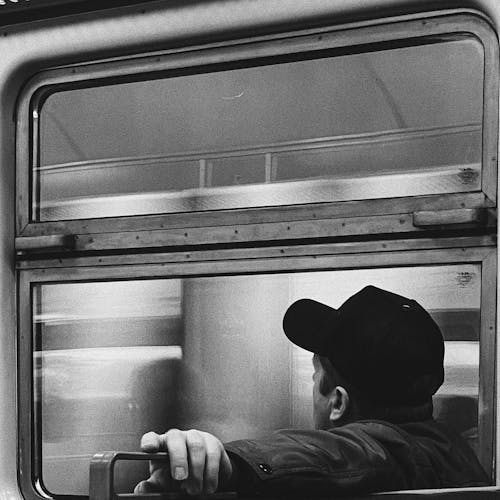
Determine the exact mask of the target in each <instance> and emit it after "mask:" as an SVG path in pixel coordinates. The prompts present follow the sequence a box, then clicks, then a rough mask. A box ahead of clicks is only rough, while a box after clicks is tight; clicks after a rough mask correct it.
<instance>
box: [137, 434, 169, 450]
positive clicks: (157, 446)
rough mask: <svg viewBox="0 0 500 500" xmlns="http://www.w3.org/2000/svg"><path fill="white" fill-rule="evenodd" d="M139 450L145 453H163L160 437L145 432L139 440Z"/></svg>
mask: <svg viewBox="0 0 500 500" xmlns="http://www.w3.org/2000/svg"><path fill="white" fill-rule="evenodd" d="M141 450H142V451H144V452H145V453H156V452H158V451H164V450H162V449H161V436H160V435H159V434H156V432H147V433H146V434H144V436H142V438H141Z"/></svg>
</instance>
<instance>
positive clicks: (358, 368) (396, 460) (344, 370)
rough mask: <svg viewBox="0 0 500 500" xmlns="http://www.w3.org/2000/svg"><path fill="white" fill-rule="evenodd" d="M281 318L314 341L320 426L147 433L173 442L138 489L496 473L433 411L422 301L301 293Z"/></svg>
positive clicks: (422, 479) (349, 485) (308, 490)
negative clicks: (225, 436) (254, 432)
mask: <svg viewBox="0 0 500 500" xmlns="http://www.w3.org/2000/svg"><path fill="white" fill-rule="evenodd" d="M283 329H284V331H285V334H286V335H287V337H288V338H289V339H290V340H291V341H292V342H294V343H295V344H297V345H299V346H300V347H303V348H304V349H307V350H309V351H311V352H313V353H314V356H313V364H314V370H315V371H314V376H313V380H314V389H313V403H314V421H315V427H316V430H307V431H306V430H304V431H300V430H284V431H278V432H276V433H274V434H273V435H271V436H269V437H268V438H266V439H262V440H240V441H234V442H232V443H227V444H225V445H223V444H222V443H221V442H220V441H219V440H218V439H217V438H216V437H215V436H213V435H211V434H209V433H206V432H202V431H197V430H190V431H180V430H177V429H173V430H170V431H168V432H167V433H166V434H162V435H158V434H155V433H148V434H145V435H144V436H143V439H142V443H141V446H142V449H143V450H144V451H147V452H157V451H166V452H168V454H169V457H170V464H169V467H166V466H165V464H163V465H162V464H161V463H160V462H152V464H151V476H150V478H149V479H148V480H147V481H142V482H141V483H139V484H138V485H137V487H136V492H138V493H140V492H144V493H145V492H151V491H161V490H168V489H171V488H172V486H177V487H180V488H181V489H182V490H184V491H185V492H187V493H188V494H192V495H197V494H211V493H214V492H215V491H218V490H219V491H220V490H235V491H238V492H240V493H247V494H252V495H255V494H260V495H276V496H278V495H283V494H287V495H290V494H293V495H308V496H309V495H330V496H331V495H352V494H363V493H369V492H376V491H390V490H401V489H419V488H444V487H466V486H486V485H488V484H489V479H488V477H487V475H486V473H485V472H484V470H483V469H482V468H481V466H480V464H479V462H478V460H477V458H476V456H475V455H474V452H473V451H472V450H471V449H470V448H469V446H468V445H467V443H466V442H465V441H464V440H462V438H460V437H459V436H458V435H456V434H455V433H453V432H452V431H451V430H450V429H448V428H446V427H444V426H441V425H440V424H438V423H437V422H435V421H434V420H433V419H432V395H433V394H434V393H435V392H436V391H437V389H438V388H439V387H440V386H441V384H442V383H443V379H444V370H443V357H444V342H443V338H442V335H441V332H440V330H439V327H438V326H437V324H436V323H435V322H434V321H433V319H432V318H431V316H430V315H429V314H428V313H427V312H426V311H425V310H424V309H423V308H422V307H421V306H420V305H419V304H418V303H417V302H415V301H413V300H410V299H407V298H405V297H401V296H399V295H396V294H393V293H390V292H387V291H384V290H381V289H379V288H376V287H373V286H368V287H366V288H364V289H363V290H361V291H360V292H358V293H357V294H355V295H353V296H352V297H351V298H349V299H348V300H347V301H346V302H345V303H344V304H343V305H342V306H341V307H340V308H339V309H338V310H336V309H333V308H331V307H329V306H326V305H324V304H321V303H319V302H316V301H313V300H309V299H302V300H299V301H297V302H295V303H294V304H292V305H291V306H290V307H289V309H288V310H287V312H286V313H285V316H284V319H283Z"/></svg>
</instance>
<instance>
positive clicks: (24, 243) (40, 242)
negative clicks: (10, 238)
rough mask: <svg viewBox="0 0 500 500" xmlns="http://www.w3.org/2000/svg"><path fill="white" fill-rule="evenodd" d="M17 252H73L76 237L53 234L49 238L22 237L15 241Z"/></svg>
mask: <svg viewBox="0 0 500 500" xmlns="http://www.w3.org/2000/svg"><path fill="white" fill-rule="evenodd" d="M15 245H16V252H22V253H28V252H29V253H30V252H37V251H50V250H51V251H56V250H72V249H74V248H75V236H74V235H72V234H52V235H49V236H21V237H19V238H16V241H15Z"/></svg>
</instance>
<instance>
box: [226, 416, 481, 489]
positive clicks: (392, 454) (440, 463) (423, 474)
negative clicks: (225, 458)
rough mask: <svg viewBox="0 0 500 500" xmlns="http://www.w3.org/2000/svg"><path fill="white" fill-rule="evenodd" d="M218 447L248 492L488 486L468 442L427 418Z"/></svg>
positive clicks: (369, 423)
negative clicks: (227, 457) (228, 458)
mask: <svg viewBox="0 0 500 500" xmlns="http://www.w3.org/2000/svg"><path fill="white" fill-rule="evenodd" d="M225 448H226V450H227V451H228V454H229V456H230V457H231V460H232V462H233V464H234V465H235V469H236V489H238V490H239V491H240V492H242V493H248V494H261V495H282V494H286V495H291V494H292V495H304V494H308V495H353V494H363V493H369V492H375V491H391V490H405V489H420V488H448V487H466V486H486V485H488V484H490V480H489V478H488V476H487V475H486V473H485V472H484V470H483V469H482V467H481V465H480V464H479V462H478V460H477V458H476V456H475V454H474V452H473V451H472V449H471V448H470V447H469V446H468V444H467V443H466V442H465V441H464V440H463V439H462V438H461V437H460V436H458V435H457V434H455V433H454V432H453V431H451V430H450V429H448V428H446V427H444V426H442V425H440V424H438V423H437V422H436V421H434V420H433V419H429V420H425V421H420V422H414V423H403V424H397V425H396V424H391V423H388V422H385V421H380V420H363V421H358V422H355V423H351V424H347V425H344V426H342V427H338V428H335V429H332V430H329V431H298V430H283V431H278V432H276V433H274V434H272V435H271V436H269V437H268V438H267V439H263V440H241V441H234V442H231V443H228V444H226V445H225Z"/></svg>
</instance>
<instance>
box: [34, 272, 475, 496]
mask: <svg viewBox="0 0 500 500" xmlns="http://www.w3.org/2000/svg"><path fill="white" fill-rule="evenodd" d="M368 284H373V285H376V286H379V287H381V288H385V289H387V290H391V291H393V292H396V293H399V294H403V295H405V296H407V297H412V298H414V299H416V300H418V301H419V302H420V303H421V304H422V305H423V306H424V307H426V308H427V309H428V310H429V311H430V312H431V314H432V315H433V317H434V318H435V319H436V321H437V322H438V323H439V324H440V326H441V328H442V330H443V334H444V337H445V339H446V359H445V365H446V380H445V384H444V385H443V387H442V388H441V389H440V391H439V393H438V396H437V397H436V398H435V400H436V415H437V417H438V418H444V419H445V420H446V421H447V424H448V425H450V426H452V427H454V428H455V429H456V430H457V431H458V432H460V433H462V434H464V435H465V436H466V437H467V439H469V442H470V443H471V444H472V445H473V446H477V426H478V394H479V386H478V384H479V381H478V366H479V343H478V338H479V311H480V288H481V274H480V267H479V266H478V265H447V266H426V267H413V268H411V267H404V268H387V269H365V270H348V271H321V272H307V273H290V274H275V275H269V274H266V275H253V276H224V277H203V278H186V279H157V280H138V281H119V282H91V283H68V284H46V285H45V284H44V285H37V286H36V287H35V293H34V301H35V302H34V326H35V329H34V335H35V337H34V345H35V346H36V349H35V352H34V354H33V357H34V366H35V371H34V380H35V408H36V411H35V424H36V429H37V432H36V438H37V439H38V440H39V442H38V444H37V447H36V449H39V450H41V476H42V477H41V480H42V483H43V484H44V485H45V487H46V488H47V490H48V491H50V492H51V493H59V494H62V493H64V494H75V495H76V494H78V495H85V494H87V493H88V467H89V460H90V457H91V455H92V454H94V453H96V452H98V451H103V450H112V449H114V450H137V449H138V446H139V440H140V437H141V435H142V434H143V433H145V432H147V431H149V430H155V431H157V432H163V431H165V430H166V429H168V428H169V427H174V426H175V427H179V428H185V429H186V428H200V429H202V430H205V431H208V432H212V433H214V434H216V435H217V436H219V437H220V438H221V439H222V440H224V441H228V440H233V439H237V438H244V437H258V436H262V435H263V434H264V433H266V432H268V431H270V430H272V429H277V428H284V427H295V428H312V417H311V415H312V403H311V401H312V399H311V391H312V380H311V375H312V363H311V354H310V353H309V352H306V351H304V350H302V349H299V348H298V347H294V346H292V344H290V343H289V342H288V340H287V339H286V337H285V336H284V334H283V333H282V326H281V325H282V317H283V314H284V311H285V310H286V308H287V307H288V305H289V304H290V303H291V302H292V301H294V300H296V299H298V298H302V297H310V298H314V299H316V300H320V301H323V302H325V303H327V304H329V305H331V306H334V307H338V306H339V305H340V304H341V303H342V302H343V301H344V300H345V299H347V298H348V297H349V296H350V295H352V294H353V293H355V292H357V291H358V290H359V289H361V288H362V287H364V286H365V285H368ZM271 381H272V383H271ZM125 465H126V466H124V467H120V468H119V470H118V472H119V473H118V477H117V487H118V489H119V490H120V491H129V490H130V488H132V486H133V484H135V482H137V481H138V480H139V479H140V478H141V477H142V476H144V474H145V471H144V470H141V469H140V467H141V464H138V463H131V462H130V463H126V464H125ZM142 465H143V466H144V464H142Z"/></svg>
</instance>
